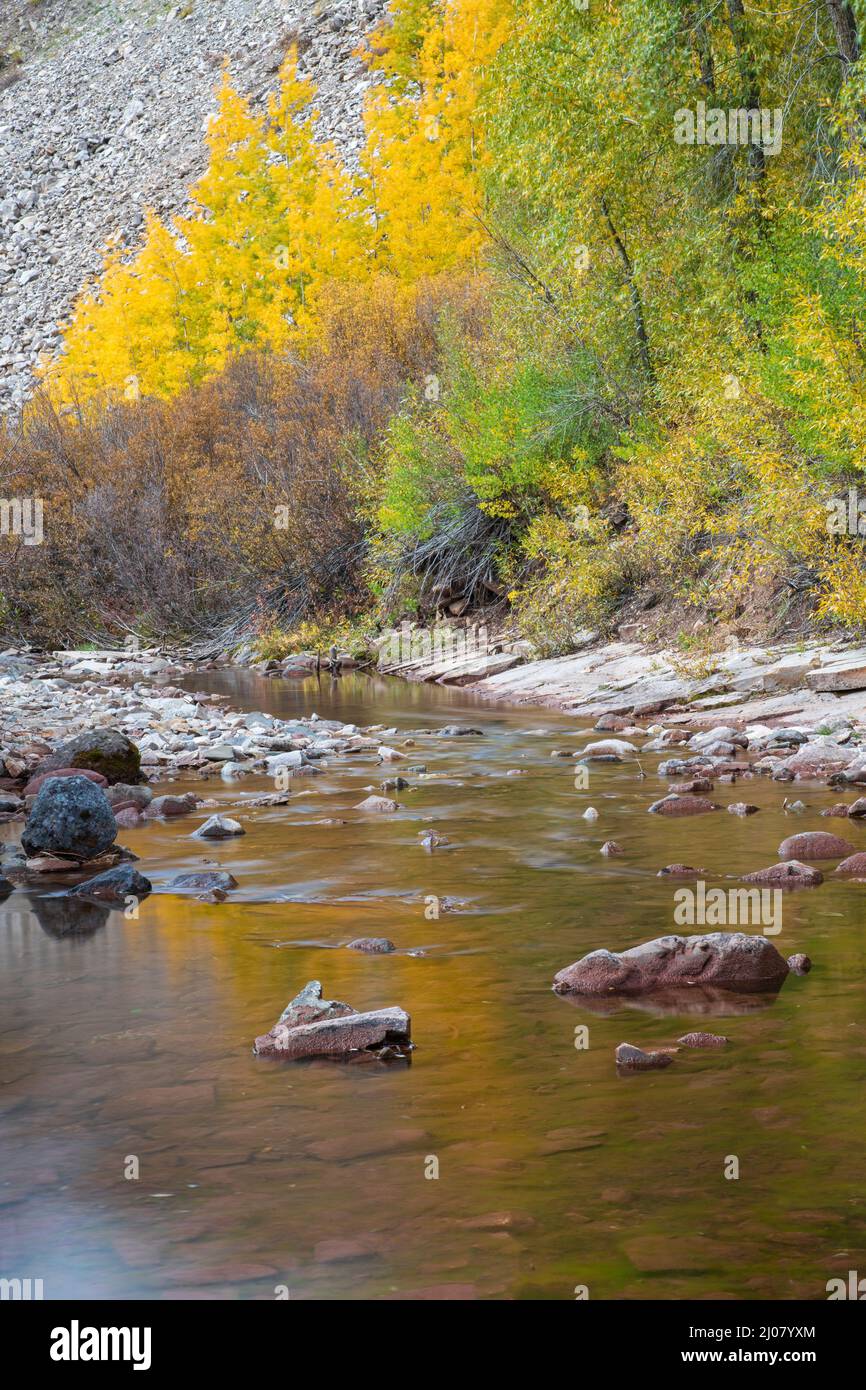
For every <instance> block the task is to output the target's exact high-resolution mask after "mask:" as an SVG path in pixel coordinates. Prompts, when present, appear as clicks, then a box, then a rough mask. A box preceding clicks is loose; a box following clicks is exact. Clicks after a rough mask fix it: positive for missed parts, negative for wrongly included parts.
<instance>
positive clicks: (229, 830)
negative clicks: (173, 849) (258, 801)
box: [192, 816, 247, 840]
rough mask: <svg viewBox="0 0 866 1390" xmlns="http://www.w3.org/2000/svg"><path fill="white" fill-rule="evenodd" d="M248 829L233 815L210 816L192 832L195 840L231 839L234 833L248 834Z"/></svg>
mask: <svg viewBox="0 0 866 1390" xmlns="http://www.w3.org/2000/svg"><path fill="white" fill-rule="evenodd" d="M246 833H247V832H246V831H245V830H244V828H243V826H242V825H241V823H240V821H236V820H232V818H231V816H210V817H209V818H208V819H207V820H206V821H205V823H204V825H200V826H199V828H198V830H194V831H193V832H192V838H193V839H195V840H230V839H231V838H232V837H233V836H234V835H246Z"/></svg>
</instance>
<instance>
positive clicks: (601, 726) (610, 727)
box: [593, 714, 629, 734]
mask: <svg viewBox="0 0 866 1390" xmlns="http://www.w3.org/2000/svg"><path fill="white" fill-rule="evenodd" d="M628 726H629V725H628V720H627V719H623V718H622V716H621V715H619V714H603V715H602V716H601V718H600V719H598V720H597V721H596V722H595V724H594V725H593V728H594V729H595V731H596V733H598V734H618V733H620V732H621V731H622V730H623V729H627V728H628Z"/></svg>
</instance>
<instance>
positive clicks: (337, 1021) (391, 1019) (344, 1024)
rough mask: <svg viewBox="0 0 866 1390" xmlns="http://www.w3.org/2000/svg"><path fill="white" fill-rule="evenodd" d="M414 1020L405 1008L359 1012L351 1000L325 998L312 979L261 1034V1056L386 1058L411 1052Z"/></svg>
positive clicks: (256, 1050)
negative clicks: (270, 1027)
mask: <svg viewBox="0 0 866 1390" xmlns="http://www.w3.org/2000/svg"><path fill="white" fill-rule="evenodd" d="M412 1047H413V1044H412V1042H411V1020H410V1018H409V1015H408V1014H407V1013H405V1012H404V1010H403V1009H398V1008H387V1009H373V1010H370V1011H368V1012H366V1013H358V1012H357V1011H356V1010H355V1009H353V1008H351V1007H350V1006H349V1005H348V1004H342V1003H338V1002H336V1001H334V1000H326V999H322V986H321V984H320V983H319V981H318V980H311V981H310V983H309V984H308V985H306V986H305V987H304V989H302V990H301V992H300V994H298V995H296V997H295V998H294V999H293V1000H292V1001H291V1003H290V1004H289V1005H288V1006H287V1007H286V1008H285V1009H284V1010H283V1013H282V1015H281V1017H280V1020H279V1022H278V1023H276V1024H275V1025H274V1027H273V1028H272V1029H271V1031H270V1032H269V1033H264V1034H262V1035H261V1037H258V1038H256V1040H255V1043H254V1044H253V1052H254V1053H255V1054H256V1056H258V1057H279V1058H285V1059H287V1060H298V1059H300V1058H305V1057H330V1058H336V1059H342V1060H350V1059H351V1058H353V1057H357V1056H359V1055H361V1054H363V1053H369V1054H371V1055H372V1056H375V1057H378V1058H380V1059H381V1060H383V1061H384V1060H388V1059H390V1058H395V1057H405V1056H408V1054H409V1053H410V1052H411V1050H412Z"/></svg>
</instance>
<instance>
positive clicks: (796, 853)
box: [779, 830, 855, 860]
mask: <svg viewBox="0 0 866 1390" xmlns="http://www.w3.org/2000/svg"><path fill="white" fill-rule="evenodd" d="M854 853H855V850H854V846H853V845H852V844H849V842H848V841H847V840H841V839H840V838H839V836H838V835H830V834H828V832H827V831H826V830H806V831H804V832H803V833H802V834H800V835H789V836H788V838H787V839H786V840H783V841H782V843H781V844H780V845H779V858H780V859H798V860H803V859H843V858H844V857H845V855H846V854H854Z"/></svg>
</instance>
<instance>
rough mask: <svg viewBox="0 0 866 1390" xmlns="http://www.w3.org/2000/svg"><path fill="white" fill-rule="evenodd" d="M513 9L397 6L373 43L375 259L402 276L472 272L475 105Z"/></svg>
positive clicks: (368, 169) (476, 235)
mask: <svg viewBox="0 0 866 1390" xmlns="http://www.w3.org/2000/svg"><path fill="white" fill-rule="evenodd" d="M511 9H512V3H511V0H445V2H444V3H443V4H442V5H441V6H436V5H433V4H430V5H428V6H427V13H426V15H424V14H422V13H421V11H420V7H419V5H418V4H417V0H403V3H402V4H397V5H396V6H395V7H392V15H393V17H394V24H393V27H392V29H390V30H388V29H385V30H382V31H381V32H380V33H379V34H377V35H376V36H375V37H374V40H373V44H374V50H373V51H374V53H375V55H376V56H375V57H374V59H373V60H372V61H373V62H374V63H375V65H376V66H378V67H379V68H380V70H381V71H382V73H383V75H384V78H385V80H384V82H383V83H382V84H380V85H379V86H377V87H376V88H375V89H374V91H373V92H372V93H371V95H370V96H369V97H368V100H367V104H366V109H365V126H366V132H367V136H366V144H365V149H364V153H363V157H362V167H363V170H364V175H365V185H366V190H365V191H366V196H367V202H368V207H369V215H370V218H371V222H372V224H373V227H374V229H375V232H374V236H375V245H376V249H377V253H378V255H379V257H380V259H381V261H382V263H383V264H384V265H385V266H386V267H387V268H388V269H390V270H392V271H393V272H394V273H396V274H397V275H399V276H400V277H402V278H405V279H408V280H410V281H411V280H417V279H419V278H421V277H422V276H425V275H433V274H436V273H437V272H438V271H441V270H446V269H450V268H452V267H461V266H466V265H470V264H471V263H472V261H473V259H474V258H475V257H476V256H477V254H478V251H479V249H480V247H481V245H482V243H483V241H484V238H485V233H484V230H483V228H482V226H481V225H480V223H479V221H478V216H477V215H478V213H479V212H480V211H481V210H482V206H483V191H482V176H483V172H484V167H485V163H486V151H485V141H484V132H483V128H482V124H481V121H480V119H479V116H478V102H479V97H480V94H481V91H482V89H483V85H484V80H485V72H486V68H487V66H488V64H489V63H490V62H491V61H492V59H493V58H494V57H495V55H496V53H497V52H498V50H499V48H500V47H501V45H502V43H503V42H504V40H505V38H506V35H507V31H508V23H509V17H510V14H511ZM409 26H411V34H412V39H411V41H410V42H409V41H407V28H408V27H409Z"/></svg>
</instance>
